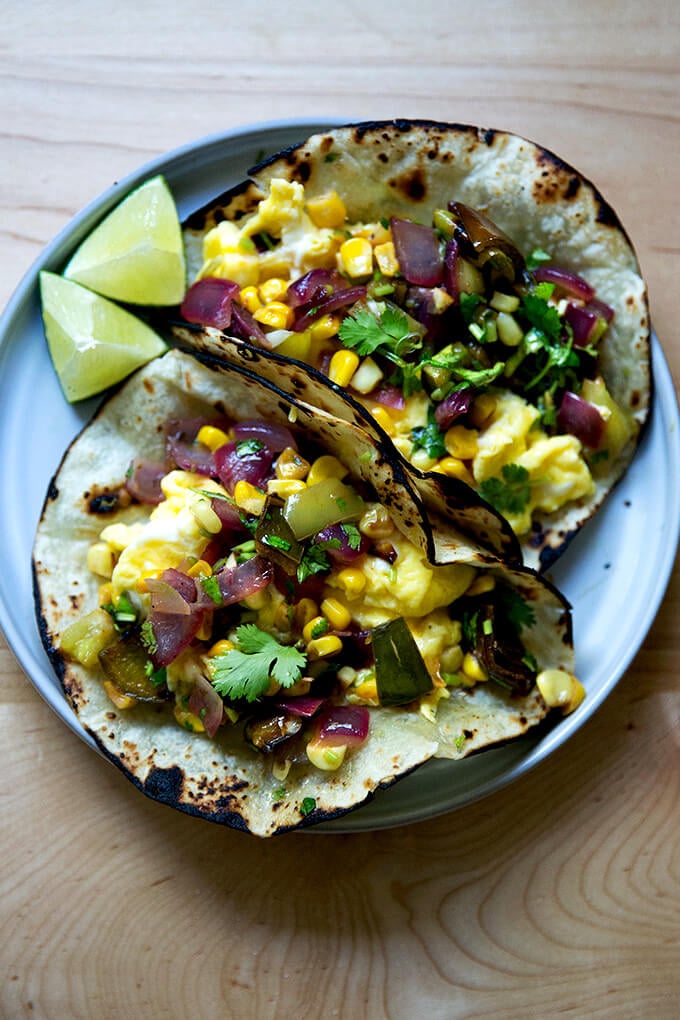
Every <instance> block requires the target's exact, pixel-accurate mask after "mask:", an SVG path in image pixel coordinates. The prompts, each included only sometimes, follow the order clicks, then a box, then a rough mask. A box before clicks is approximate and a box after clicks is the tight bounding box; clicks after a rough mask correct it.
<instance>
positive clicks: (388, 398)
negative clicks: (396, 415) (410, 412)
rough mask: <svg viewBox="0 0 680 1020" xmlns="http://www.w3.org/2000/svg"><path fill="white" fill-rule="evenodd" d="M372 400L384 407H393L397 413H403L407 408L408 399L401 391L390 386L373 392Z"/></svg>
mask: <svg viewBox="0 0 680 1020" xmlns="http://www.w3.org/2000/svg"><path fill="white" fill-rule="evenodd" d="M371 400H374V401H375V403H376V404H382V405H383V407H391V408H393V409H394V410H395V411H403V410H404V408H405V407H406V399H405V397H404V394H403V393H402V392H401V390H400V389H398V388H397V387H396V386H390V385H388V384H386V385H385V386H381V387H380V388H379V389H377V390H372V392H371Z"/></svg>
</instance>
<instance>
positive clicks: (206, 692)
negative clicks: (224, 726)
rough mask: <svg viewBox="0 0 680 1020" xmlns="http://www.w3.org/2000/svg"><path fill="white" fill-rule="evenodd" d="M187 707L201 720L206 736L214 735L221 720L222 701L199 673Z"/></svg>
mask: <svg viewBox="0 0 680 1020" xmlns="http://www.w3.org/2000/svg"><path fill="white" fill-rule="evenodd" d="M187 707H188V709H189V711H190V712H191V713H193V715H196V716H198V718H199V719H200V720H201V722H202V723H203V727H204V729H205V732H206V733H207V734H208V736H209V737H214V736H215V734H216V733H217V731H218V729H219V727H220V724H221V722H222V717H223V715H224V703H223V701H222V698H221V697H220V696H219V694H218V693H217V691H216V690H215V688H214V687H213V685H212V684H211V683H210V681H209V680H207V679H206V678H205V677H204V676H203V675H201V674H200V673H199V675H198V676H197V678H196V682H195V683H194V686H193V689H192V691H191V694H190V695H189V702H188V705H187Z"/></svg>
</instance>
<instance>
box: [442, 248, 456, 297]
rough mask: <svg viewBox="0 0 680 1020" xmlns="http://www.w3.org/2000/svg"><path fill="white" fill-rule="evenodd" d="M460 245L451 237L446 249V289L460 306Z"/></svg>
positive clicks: (444, 279) (444, 281)
mask: <svg viewBox="0 0 680 1020" xmlns="http://www.w3.org/2000/svg"><path fill="white" fill-rule="evenodd" d="M459 266H460V245H459V244H458V241H457V240H456V238H455V237H450V238H449V240H448V241H447V242H446V247H445V248H444V275H443V280H442V282H443V284H444V289H445V290H446V291H447V293H448V294H449V295H450V296H451V297H452V298H453V300H454V302H455V303H456V304H458V302H459V301H460V277H459V272H458V269H459Z"/></svg>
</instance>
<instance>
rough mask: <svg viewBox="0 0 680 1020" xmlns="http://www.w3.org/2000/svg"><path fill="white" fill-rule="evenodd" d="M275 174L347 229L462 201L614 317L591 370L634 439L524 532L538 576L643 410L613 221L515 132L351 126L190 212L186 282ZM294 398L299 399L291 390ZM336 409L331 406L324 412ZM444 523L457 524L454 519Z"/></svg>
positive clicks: (320, 385) (272, 365)
mask: <svg viewBox="0 0 680 1020" xmlns="http://www.w3.org/2000/svg"><path fill="white" fill-rule="evenodd" d="M281 177H283V178H286V179H288V180H295V181H298V182H300V183H302V184H304V187H305V193H306V196H307V197H308V198H314V197H316V196H319V195H323V194H325V193H327V192H328V191H330V190H332V189H335V190H336V191H337V192H338V194H339V195H340V196H341V197H342V199H343V201H344V203H345V206H346V208H347V215H348V220H349V221H350V222H360V221H368V222H375V221H376V220H378V219H380V218H382V217H389V216H403V217H408V218H411V219H415V220H417V221H419V222H423V223H430V222H431V221H432V214H433V212H434V210H435V209H437V208H446V206H447V203H448V202H449V200H452V199H454V200H457V201H460V202H463V203H465V204H467V205H469V206H472V207H473V208H475V209H479V210H480V211H481V212H483V213H485V214H486V215H487V216H488V217H489V218H490V219H491V220H493V221H494V222H495V223H496V224H497V225H498V226H499V227H500V228H501V229H503V230H504V231H505V232H506V233H507V234H508V235H509V236H510V237H511V238H512V239H513V241H514V242H515V244H516V245H517V246H518V247H519V249H520V250H521V251H522V252H523V253H524V254H525V255H526V254H528V253H529V252H531V251H533V250H534V249H536V248H543V249H545V250H547V251H548V252H549V253H550V255H551V256H552V259H553V261H554V263H555V264H556V265H562V266H565V267H567V268H568V269H570V270H572V271H573V272H576V273H579V274H580V275H582V276H583V277H585V279H587V280H588V281H589V282H590V283H591V284H592V285H593V287H594V288H595V290H596V292H597V296H598V298H599V299H600V300H602V301H604V302H606V303H607V304H608V305H610V306H611V307H612V308H613V309H614V310H615V317H614V320H613V323H612V324H611V326H610V327H609V329H608V331H607V333H606V334H605V336H604V338H603V340H602V341H601V344H600V351H601V359H600V364H601V370H602V374H603V376H604V379H605V382H606V384H607V387H608V389H609V392H610V393H611V394H612V396H613V397H614V399H615V400H616V402H617V403H618V405H619V406H620V407H622V408H623V409H624V410H625V411H627V412H628V413H629V414H630V415H631V417H632V420H633V422H634V426H635V434H634V436H633V437H632V439H631V440H630V442H629V443H628V444H627V445H626V446H625V447H624V448H623V450H622V451H621V453H620V455H619V456H618V457H617V458H616V459H615V460H612V462H611V463H607V464H606V466H605V467H604V468H603V466H602V465H600V466H599V468H598V475H597V478H596V479H595V481H596V487H595V492H594V495H593V496H591V497H589V498H584V499H580V500H577V501H572V502H571V503H569V504H567V505H566V506H565V507H564V508H562V509H560V510H558V511H557V512H555V513H553V514H549V515H545V516H544V517H543V518H542V519H541V520H540V521H539V527H538V528H536V530H534V531H532V532H531V533H530V534H529V535H528V536H522V539H521V545H522V552H523V555H524V560H525V562H526V563H527V564H528V565H531V566H534V567H537V568H543V569H545V568H546V567H548V566H549V565H550V564H551V563H552V562H554V560H555V559H556V558H557V557H558V556H559V555H560V554H561V553H562V552H563V551H564V549H565V548H566V547H567V545H568V543H569V541H570V540H571V539H572V538H573V536H574V535H575V534H576V533H577V532H578V530H579V529H580V528H581V527H582V526H583V525H584V523H585V522H586V521H587V520H588V519H589V518H590V517H591V516H592V515H593V514H594V513H595V512H596V510H597V509H598V508H599V506H600V505H601V504H602V502H603V501H604V499H605V497H606V496H607V494H608V493H609V492H610V491H611V489H612V488H613V486H614V485H615V484H616V482H617V481H618V480H619V478H620V477H621V476H622V475H623V473H624V472H625V470H626V468H627V467H628V465H629V463H630V461H631V459H632V457H633V455H634V452H635V449H636V447H637V444H638V442H639V438H640V434H641V431H642V428H643V426H644V424H645V421H646V419H647V417H648V413H649V407H650V400H651V377H650V350H649V336H650V327H649V313H648V306H647V293H646V288H645V284H644V281H643V279H642V277H641V274H640V268H639V265H638V262H637V259H636V256H635V252H634V250H633V247H632V245H631V243H630V240H629V238H628V237H627V235H626V232H625V230H624V228H623V226H622V224H621V222H620V221H619V219H618V217H617V215H616V213H615V212H614V211H613V209H612V208H611V207H610V206H609V205H607V203H606V202H605V200H604V199H603V197H602V196H601V194H600V193H599V192H598V191H597V189H596V188H595V187H594V186H593V185H592V184H591V183H590V182H589V181H588V180H586V178H584V177H583V175H582V174H580V173H579V172H578V171H577V170H575V169H574V168H573V167H571V166H569V165H568V164H566V163H565V162H563V161H562V160H561V159H560V158H559V157H557V156H556V155H554V154H553V153H551V152H549V151H547V150H546V149H543V148H541V147H540V146H538V145H536V144H535V143H533V142H531V141H528V140H527V139H524V138H521V137H519V136H517V135H514V134H510V133H508V132H502V131H493V130H487V129H483V128H477V127H471V126H468V125H458V124H441V123H435V122H430V121H403V120H398V121H385V122H370V123H362V124H352V125H348V126H345V127H340V128H335V129H331V130H329V131H326V132H323V133H320V134H317V135H314V136H312V137H311V138H309V139H308V140H307V141H305V142H303V143H302V144H300V145H297V146H294V147H291V148H290V149H287V150H285V151H284V152H283V153H280V154H278V155H277V156H273V157H271V158H270V159H269V160H267V161H266V162H265V163H262V164H260V165H259V166H257V167H255V168H254V169H253V170H252V171H251V173H250V180H249V181H248V182H246V183H244V184H242V185H240V186H239V187H238V188H236V189H234V190H232V191H230V192H227V193H225V194H224V195H222V196H221V197H220V198H218V199H217V200H216V201H214V202H213V203H211V204H210V205H209V206H207V207H205V208H204V209H202V210H200V211H198V212H196V213H195V214H193V215H192V216H191V217H190V218H189V219H188V220H187V222H186V224H185V232H184V237H185V244H186V249H187V259H188V268H189V279H190V280H193V279H194V278H195V275H196V273H197V272H198V270H199V269H200V267H201V265H202V264H203V256H202V239H203V236H204V234H205V232H206V231H207V230H209V229H211V228H212V227H213V226H214V225H215V224H216V223H217V222H219V221H220V220H223V219H235V220H238V219H240V218H241V217H242V216H243V215H245V214H247V213H250V212H252V211H253V210H254V209H255V207H256V206H257V203H258V202H259V201H260V199H261V198H262V197H264V195H265V194H266V193H267V191H268V186H269V183H270V181H271V180H272V179H273V178H281ZM178 333H179V335H183V338H184V339H185V340H186V341H187V342H189V343H192V342H197V343H200V344H201V345H202V346H203V347H204V348H205V347H206V346H208V347H210V348H211V349H212V350H213V351H214V352H216V353H219V351H220V339H219V334H218V333H217V332H216V331H212V335H211V334H210V331H209V332H208V333H207V334H206V335H204V337H203V338H202V339H201V340H200V341H197V340H196V339H195V332H194V331H192V330H187V329H186V328H184V329H182V328H181V327H180V329H179V330H178ZM192 336H193V338H194V339H193V340H192ZM247 346H249V345H247V344H244V342H243V341H240V340H236V341H233V342H229V343H227V342H224V343H223V346H222V356H223V357H225V358H229V359H232V360H234V358H235V348H241V349H243V347H247ZM298 364H300V363H298ZM303 368H304V369H306V377H307V391H306V393H305V394H304V399H306V400H308V401H309V402H310V403H316V404H318V406H320V407H328V406H329V404H330V403H332V397H331V390H330V389H329V384H328V383H324V378H323V377H322V376H321V375H320V374H319V373H318V372H316V371H315V370H314V369H310V368H309V366H303ZM258 371H259V372H260V373H261V374H262V375H263V376H264V377H266V378H268V379H271V380H272V381H274V382H277V383H278V384H279V385H281V386H284V377H283V369H282V365H281V362H280V360H277V358H276V357H275V356H273V355H269V356H268V357H265V358H264V359H262V360H261V361H260V362H259V363H258ZM298 395H301V396H302V393H301V392H300V390H298ZM340 410H341V409H340V408H338V407H334V409H333V413H335V414H339V413H340ZM345 413H346V416H347V417H348V418H349V419H350V420H354V421H358V420H359V419H363V422H364V425H365V427H367V428H369V429H370V430H372V431H373V432H374V433H380V429H379V426H377V425H376V423H375V421H374V420H373V419H372V417H371V416H370V415H369V414H368V413H367V412H365V411H364V410H363V408H361V405H359V404H358V403H357V402H356V401H352V400H349V401H348V403H347V405H346V408H345ZM383 435H384V434H383ZM408 470H409V472H410V474H411V475H412V477H413V478H414V479H416V484H417V485H418V486H419V488H421V490H422V489H423V488H427V487H428V486H432V484H433V482H432V476H431V475H429V476H428V475H425V474H423V472H420V471H418V470H417V469H415V468H413V467H409V468H408ZM434 484H437V483H436V482H435V483H434ZM455 523H456V526H458V527H460V522H455Z"/></svg>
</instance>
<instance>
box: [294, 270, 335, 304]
mask: <svg viewBox="0 0 680 1020" xmlns="http://www.w3.org/2000/svg"><path fill="white" fill-rule="evenodd" d="M334 290H335V287H334V284H333V275H332V274H331V271H330V270H329V269H310V271H309V272H308V273H305V274H304V276H300V277H298V279H297V280H294V281H293V283H290V284H289V285H288V289H287V291H286V304H288V305H290V307H291V308H299V307H300V306H301V305H307V304H311V303H313V302H314V301H320V300H321V298H324V297H326V296H327V295H328V294H332V293H333V291H334Z"/></svg>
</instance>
